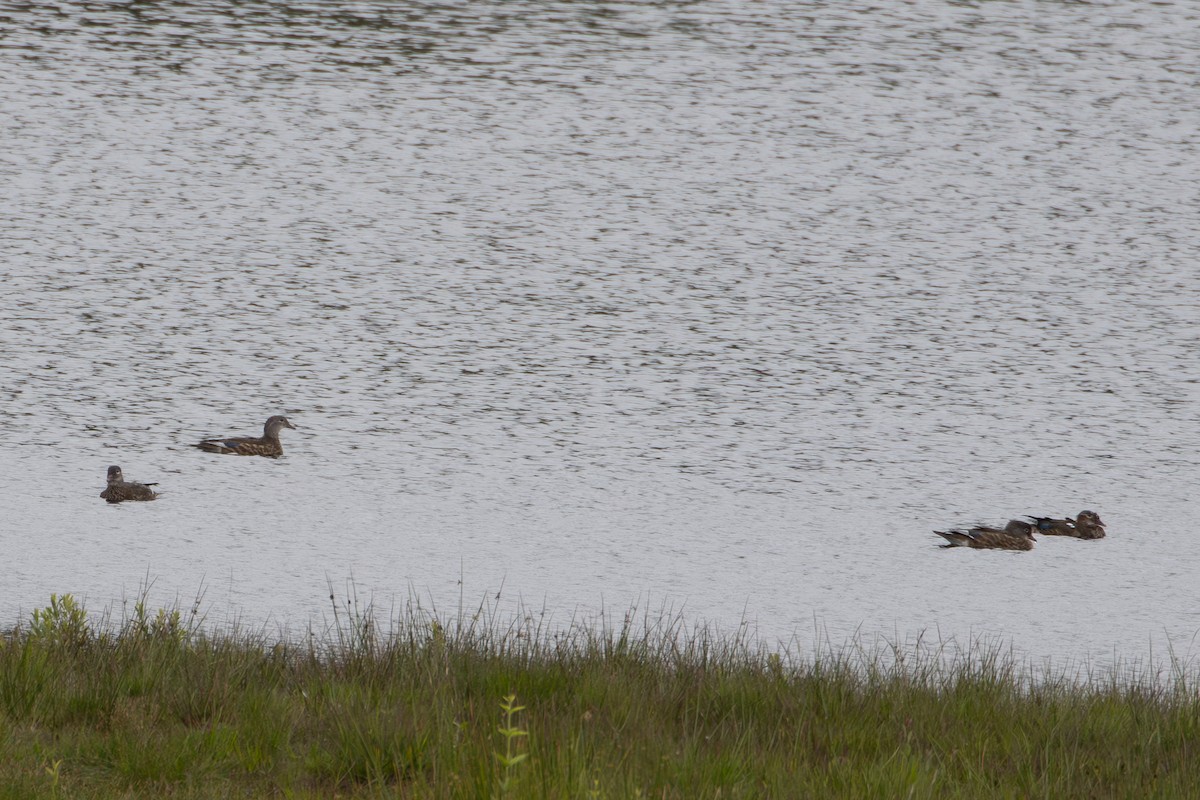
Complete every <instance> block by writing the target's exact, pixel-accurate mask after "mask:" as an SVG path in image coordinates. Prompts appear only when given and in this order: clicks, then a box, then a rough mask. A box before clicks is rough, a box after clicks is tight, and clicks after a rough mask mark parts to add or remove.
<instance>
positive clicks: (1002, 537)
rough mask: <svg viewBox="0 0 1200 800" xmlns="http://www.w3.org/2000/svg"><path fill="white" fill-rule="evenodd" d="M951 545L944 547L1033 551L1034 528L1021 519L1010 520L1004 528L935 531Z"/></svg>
mask: <svg viewBox="0 0 1200 800" xmlns="http://www.w3.org/2000/svg"><path fill="white" fill-rule="evenodd" d="M934 533H936V534H937V535H938V536H941V537H942V538H943V539H945V540H946V541H947V542H949V544H944V545H942V546H943V547H974V548H976V549H981V550H983V549H986V550H1032V549H1033V542H1034V538H1033V526H1032V525H1030V524H1029V523H1028V522H1022V521H1021V520H1019V519H1013V520H1009V522H1008V524H1007V525H1005V526H1004V527H1003V528H992V527H989V526H987V525H976V526H975V527H974V528H968V529H967V530H961V529H954V530H948V531H934Z"/></svg>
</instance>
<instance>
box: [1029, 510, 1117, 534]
mask: <svg viewBox="0 0 1200 800" xmlns="http://www.w3.org/2000/svg"><path fill="white" fill-rule="evenodd" d="M1028 519H1030V520H1033V524H1034V526H1035V527H1036V528H1037V531H1038V533H1042V534H1045V535H1047V536H1073V537H1075V538H1076V539H1103V538H1104V522H1102V521H1101V519H1100V515H1099V514H1097V513H1096V512H1095V511H1080V512H1079V515H1078V516H1077V517H1075V519H1071V518H1070V517H1067V518H1065V519H1054V518H1053V517H1029V518H1028Z"/></svg>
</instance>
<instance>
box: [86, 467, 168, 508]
mask: <svg viewBox="0 0 1200 800" xmlns="http://www.w3.org/2000/svg"><path fill="white" fill-rule="evenodd" d="M151 486H158V484H157V483H133V482H131V481H126V480H125V474H124V473H123V472H121V468H120V467H118V466H116V465H113V466H111V467H109V468H108V486H107V487H105V489H104V491H103V492H101V493H100V496H101V497H102V498H104V499H105V500H107V501H108V502H110V503H121V502H124V501H125V500H153V499H154V498H156V497H158V493H157V492H155V491H154V490H153V489H151V488H150V487H151Z"/></svg>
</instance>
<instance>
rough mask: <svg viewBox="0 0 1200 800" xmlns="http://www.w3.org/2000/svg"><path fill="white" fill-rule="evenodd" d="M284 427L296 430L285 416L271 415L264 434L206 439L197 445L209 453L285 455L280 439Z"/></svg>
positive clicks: (264, 427)
mask: <svg viewBox="0 0 1200 800" xmlns="http://www.w3.org/2000/svg"><path fill="white" fill-rule="evenodd" d="M284 428H291V429H292V430H296V426H295V425H293V424H292V423H290V422H288V418H287V417H284V416H279V415H276V416H273V417H270V418H269V419H268V420H267V422H266V424H265V425H263V435H262V436H238V437H230V438H227V439H205V440H204V441H202V442H200V443H199V444H197V445H195V446H196V447H199V448H200V449H201V450H203V451H205V452H207V453H224V454H227V455H229V454H231V455H236V456H267V457H268V458H278V457H279V456H281V455H283V445H282V444H281V443H280V441H279V431H281V430H282V429H284Z"/></svg>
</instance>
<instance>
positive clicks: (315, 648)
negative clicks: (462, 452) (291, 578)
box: [0, 595, 1200, 800]
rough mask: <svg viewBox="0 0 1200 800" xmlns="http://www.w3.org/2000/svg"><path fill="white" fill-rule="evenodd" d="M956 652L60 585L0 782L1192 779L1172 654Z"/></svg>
mask: <svg viewBox="0 0 1200 800" xmlns="http://www.w3.org/2000/svg"><path fill="white" fill-rule="evenodd" d="M967 651H968V652H964V653H961V654H959V655H953V656H949V657H948V654H947V651H946V650H945V648H935V649H934V650H932V651H922V650H921V649H920V648H916V649H910V650H909V651H908V653H907V654H906V653H905V652H902V651H901V650H900V649H899V648H893V649H891V650H889V649H888V648H887V647H883V648H878V649H875V650H867V649H863V648H855V647H850V648H846V649H843V650H841V651H838V650H833V649H828V648H825V649H819V650H818V652H814V653H809V654H808V655H807V656H803V655H796V654H792V653H788V652H785V653H783V654H781V653H780V652H779V651H778V650H774V651H773V650H771V649H770V648H767V647H764V646H759V645H758V644H757V643H754V642H752V641H749V640H748V639H747V637H745V636H739V635H736V634H734V635H731V636H724V635H720V634H718V633H714V632H711V631H709V630H707V629H704V628H687V627H686V626H685V625H684V623H683V622H682V620H681V619H680V618H679V617H677V616H672V615H669V614H664V615H662V616H660V617H657V618H655V617H653V616H652V615H645V614H638V613H637V612H636V610H635V611H631V612H630V613H629V614H627V615H626V617H625V619H624V621H623V622H616V623H608V624H606V623H603V622H599V623H596V624H582V623H572V624H571V625H569V626H567V627H566V628H565V629H561V630H550V629H549V628H544V627H543V626H542V623H541V622H540V621H539V620H538V617H537V616H536V615H530V616H527V617H524V618H521V617H520V616H518V617H517V618H516V619H514V620H512V621H501V620H500V619H499V617H498V615H497V614H495V613H493V612H489V611H488V610H487V609H481V610H480V611H479V612H477V613H476V614H474V615H471V614H469V613H468V614H462V613H460V614H459V615H458V616H457V618H455V619H449V620H439V619H437V617H436V616H435V615H433V614H430V613H427V612H425V611H422V610H421V609H419V608H412V607H410V608H408V609H406V610H405V611H403V612H401V613H400V614H399V615H398V616H397V617H395V618H393V619H391V620H388V622H387V626H386V632H384V630H383V628H382V626H380V625H379V623H378V622H377V621H376V620H375V618H374V615H373V613H371V612H370V611H367V612H366V613H362V614H358V613H347V609H346V608H343V609H342V610H341V611H340V612H339V611H338V608H337V606H336V604H335V616H334V621H333V622H331V623H330V624H329V626H328V628H327V629H326V630H323V631H309V632H307V633H306V634H305V635H302V636H299V637H296V636H289V635H285V634H280V635H278V636H276V637H272V636H269V635H266V634H263V633H261V632H260V633H246V632H244V631H239V630H236V629H232V630H225V631H224V632H215V631H213V630H212V629H211V627H210V626H207V625H205V624H204V623H203V620H201V619H199V617H198V616H196V615H194V614H193V613H189V612H188V611H186V610H185V611H183V612H181V611H180V610H178V609H174V610H161V611H153V612H152V611H150V610H148V609H147V607H146V603H145V599H144V597H143V598H142V600H140V601H139V602H137V603H135V604H134V605H133V608H132V609H131V610H130V611H129V612H128V613H125V614H122V619H120V620H116V621H112V620H111V619H101V620H98V621H97V620H95V619H93V618H90V617H89V616H88V615H87V614H86V613H85V611H84V609H83V608H81V607H80V606H79V605H78V604H77V602H76V601H75V600H74V599H73V598H72V597H71V596H69V595H65V596H54V597H52V598H51V603H50V605H48V606H47V607H45V608H43V609H39V610H37V611H35V612H34V613H33V614H32V615H30V617H29V618H27V619H22V620H20V621H19V622H18V624H16V625H15V627H13V628H11V629H10V630H8V631H7V632H6V633H5V634H4V635H3V636H2V638H0V775H2V776H3V779H2V780H0V800H2V799H3V798H76V797H85V798H135V797H151V796H154V797H172V798H207V797H299V798H328V797H345V798H359V797H362V798H374V797H406V798H407V797H411V798H460V797H461V798H506V797H511V798H638V797H641V798H680V799H683V798H687V799H688V800H691V799H692V798H764V797H765V798H794V797H823V798H824V797H846V798H850V797H853V798H872V797H877V798H895V797H939V798H940V797H963V798H967V797H970V798H981V797H1055V798H1065V797H1151V796H1153V797H1187V796H1194V792H1195V787H1196V786H1200V752H1198V750H1200V701H1198V699H1197V694H1196V691H1195V689H1194V687H1193V685H1192V684H1191V683H1190V681H1189V680H1187V679H1185V678H1184V677H1183V671H1182V670H1176V671H1175V672H1172V671H1171V670H1170V669H1168V670H1167V671H1166V672H1165V673H1163V674H1157V675H1150V674H1142V675H1141V676H1140V677H1139V676H1138V675H1136V674H1128V673H1126V674H1125V676H1124V677H1116V676H1115V673H1114V676H1113V677H1109V678H1103V679H1100V680H1095V679H1093V680H1081V679H1080V678H1079V677H1078V676H1074V677H1070V678H1068V677H1061V678H1056V677H1054V676H1052V675H1048V674H1034V672H1035V671H1034V670H1033V669H1032V668H1031V667H1030V666H1029V665H1027V664H1022V663H1020V662H1019V661H1018V660H1017V659H1015V658H1014V657H1012V656H1011V655H1009V654H1006V651H1004V650H1003V649H1002V648H995V647H986V646H982V645H977V646H975V647H971V648H967ZM1172 676H1174V677H1172Z"/></svg>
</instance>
